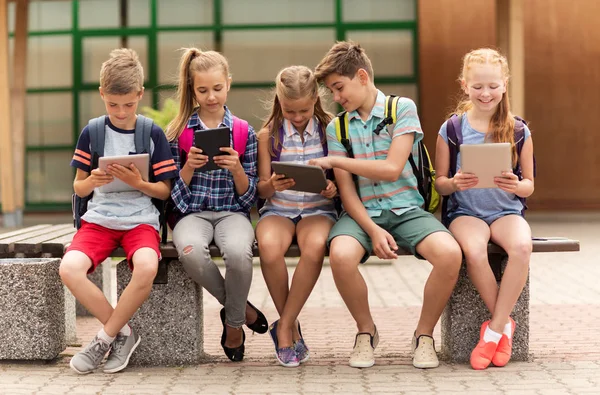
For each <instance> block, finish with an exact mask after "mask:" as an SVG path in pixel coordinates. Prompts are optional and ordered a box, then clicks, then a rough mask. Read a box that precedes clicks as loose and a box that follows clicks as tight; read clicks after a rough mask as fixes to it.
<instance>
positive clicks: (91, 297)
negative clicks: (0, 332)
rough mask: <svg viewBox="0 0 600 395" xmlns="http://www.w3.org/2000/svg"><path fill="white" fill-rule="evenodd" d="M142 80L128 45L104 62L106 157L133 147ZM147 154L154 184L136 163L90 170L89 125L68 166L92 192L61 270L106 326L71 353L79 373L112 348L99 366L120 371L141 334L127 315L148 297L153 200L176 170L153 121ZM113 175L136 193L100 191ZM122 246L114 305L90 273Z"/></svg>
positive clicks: (154, 263) (166, 190)
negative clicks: (126, 277) (123, 280)
mask: <svg viewBox="0 0 600 395" xmlns="http://www.w3.org/2000/svg"><path fill="white" fill-rule="evenodd" d="M143 82H144V72H143V69H142V65H141V64H140V62H139V60H138V56H137V54H136V53H135V51H133V50H131V49H117V50H114V51H112V52H111V54H110V59H109V60H107V61H106V62H104V63H103V64H102V69H101V71H100V96H101V98H102V100H103V101H104V104H105V106H106V112H107V114H108V116H107V117H106V125H105V132H106V137H105V148H104V156H117V155H128V154H133V153H135V152H136V151H135V142H134V136H135V124H136V119H137V115H136V110H137V106H138V104H139V102H140V100H141V99H142V95H143V93H144V87H143ZM149 154H150V164H151V166H150V168H151V170H150V171H151V172H152V175H153V177H152V178H153V180H154V182H150V181H143V179H142V177H141V174H140V172H139V170H138V169H137V168H136V167H135V166H134V165H133V164H132V165H131V166H129V167H126V166H120V165H109V167H108V168H107V170H106V171H102V170H100V169H98V168H95V169H92V168H91V166H92V164H91V162H92V153H91V147H90V132H89V129H88V127H87V126H86V127H85V128H84V129H83V131H82V132H81V135H80V136H79V140H78V142H77V148H76V149H75V155H74V156H73V160H72V161H71V166H73V167H75V168H77V174H76V176H75V181H74V182H73V188H74V190H75V193H76V194H77V195H78V196H80V197H85V196H88V195H89V194H90V193H92V192H93V193H94V194H93V197H92V199H91V200H90V202H89V203H88V210H87V212H86V213H85V215H84V216H83V217H82V221H81V228H80V229H79V230H78V231H77V233H76V234H75V237H74V238H73V242H72V243H71V245H70V247H69V248H68V249H67V252H66V254H65V256H64V258H63V260H62V262H61V265H60V276H61V279H62V281H63V282H64V283H65V285H66V286H67V287H68V288H69V289H70V290H71V292H72V293H73V295H75V297H76V298H77V300H79V302H80V303H81V304H83V306H85V308H86V309H87V310H88V311H89V312H90V313H92V315H94V317H96V318H97V319H98V320H99V321H100V322H101V323H102V324H103V327H102V329H101V330H100V331H99V332H98V334H97V335H96V337H95V338H94V340H92V342H91V343H90V344H89V345H88V346H87V347H86V349H85V350H84V351H82V352H79V353H78V354H77V355H75V356H74V357H73V358H72V359H71V364H70V365H71V368H72V369H73V370H74V371H76V372H77V373H80V374H85V373H90V372H92V371H93V370H94V369H96V368H97V367H98V365H100V363H101V362H102V359H103V358H104V355H106V353H107V352H109V351H110V353H109V355H108V359H107V361H106V364H105V365H104V372H106V373H114V372H118V371H120V370H123V369H124V368H125V367H127V364H128V362H129V358H130V357H131V354H132V353H133V351H134V350H135V348H136V347H137V346H138V344H139V343H140V340H141V338H140V336H139V335H138V334H137V333H136V332H135V331H134V330H133V329H132V328H131V327H130V326H129V324H128V321H129V320H130V319H131V317H132V316H133V314H134V313H135V312H136V311H137V309H138V308H139V307H140V306H141V305H142V303H144V301H145V300H146V299H147V298H148V296H149V295H150V291H151V289H152V282H153V280H154V277H155V276H156V271H157V268H158V261H159V259H160V245H159V243H160V239H159V235H158V229H159V220H158V217H159V212H158V210H157V209H156V207H155V206H154V204H153V203H152V198H157V199H163V200H164V199H167V198H168V197H169V195H170V191H171V180H170V179H171V178H173V177H176V176H177V174H178V172H177V166H176V165H175V162H174V161H173V157H172V155H171V150H170V147H169V143H168V142H167V139H166V137H165V135H164V133H163V131H162V130H161V129H160V128H159V127H158V126H156V125H153V127H152V131H151V143H150V152H149ZM114 178H118V179H120V180H122V181H123V182H125V183H126V184H128V185H130V186H131V187H133V188H135V191H130V192H112V193H102V192H100V191H99V190H98V187H100V186H102V185H105V184H108V183H109V182H111V181H112V180H113V179H114ZM119 246H122V247H123V249H124V250H125V253H126V254H127V260H128V262H129V267H130V268H131V269H132V272H133V273H132V276H131V281H130V283H129V284H128V286H127V288H125V290H124V291H123V294H122V295H121V298H120V300H119V302H118V303H117V306H116V307H115V308H114V309H113V307H112V306H111V305H110V303H109V302H108V300H107V299H106V297H105V296H104V294H103V293H102V291H100V290H99V289H98V287H96V285H94V284H93V283H92V282H91V281H90V280H88V278H87V274H88V273H91V272H93V271H94V269H95V268H96V267H97V266H98V265H99V264H100V263H102V262H103V261H104V260H105V259H106V258H107V257H109V256H110V254H111V253H112V251H113V250H114V249H115V248H117V247H119Z"/></svg>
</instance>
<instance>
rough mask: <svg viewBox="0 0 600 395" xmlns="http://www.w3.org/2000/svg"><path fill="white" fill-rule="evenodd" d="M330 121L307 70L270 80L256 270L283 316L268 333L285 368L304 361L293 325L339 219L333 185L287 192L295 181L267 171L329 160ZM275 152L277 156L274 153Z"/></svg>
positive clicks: (289, 70) (284, 72) (260, 151)
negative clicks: (289, 255) (292, 249)
mask: <svg viewBox="0 0 600 395" xmlns="http://www.w3.org/2000/svg"><path fill="white" fill-rule="evenodd" d="M331 118H332V115H331V114H329V113H328V112H326V111H325V110H324V109H323V106H322V104H321V98H320V95H319V85H318V84H317V80H316V78H315V76H314V75H313V73H312V71H311V70H310V69H309V68H308V67H305V66H291V67H287V68H285V69H283V70H281V71H280V72H279V74H278V75H277V78H276V79H275V95H274V98H273V104H272V109H271V115H270V116H269V117H268V118H267V120H266V122H265V125H264V126H263V129H262V130H261V131H260V133H259V138H258V140H259V143H258V167H259V175H260V181H259V182H258V193H259V195H260V197H261V198H264V199H266V202H265V204H264V206H263V207H262V208H261V210H260V215H261V219H260V221H259V223H258V226H257V228H256V238H257V240H258V249H259V252H260V266H261V269H262V272H263V276H264V278H265V281H266V283H267V286H268V288H269V292H270V293H271V297H272V298H273V303H274V304H275V307H276V308H277V312H278V313H279V316H280V317H281V318H280V319H279V320H277V321H275V322H274V323H273V325H271V328H270V330H269V333H270V334H271V337H272V338H273V342H274V343H275V356H276V358H277V360H278V361H279V363H280V364H281V365H283V366H288V367H294V366H298V365H299V364H300V362H304V361H306V360H308V348H307V347H306V343H304V340H303V338H302V333H301V332H300V324H299V323H298V322H297V321H296V319H297V317H298V314H299V313H300V310H301V309H302V306H304V303H305V302H306V300H307V299H308V296H309V295H310V292H311V291H312V289H313V287H314V286H315V283H316V282H317V279H318V278H319V274H320V272H321V267H322V266H323V257H324V255H325V244H326V242H327V236H328V235H329V230H330V229H331V227H332V226H333V224H334V223H335V221H336V219H337V212H336V210H335V206H334V203H333V200H332V198H333V197H334V196H335V195H336V193H337V188H336V186H335V184H334V183H333V182H332V181H330V180H328V181H327V188H326V189H324V190H323V191H321V193H320V194H318V193H307V192H300V191H294V190H290V189H289V188H291V187H292V186H293V185H294V180H293V179H289V178H284V176H283V175H281V174H275V173H273V172H272V170H271V161H277V160H281V161H286V162H295V163H301V164H306V163H308V161H309V160H311V159H314V158H320V157H323V156H325V155H327V143H326V138H325V127H326V126H327V124H328V123H329V121H331ZM276 151H277V152H276ZM294 237H296V239H297V240H298V245H299V246H300V251H301V255H300V261H299V262H298V267H297V268H296V271H295V273H294V277H293V279H292V284H291V286H290V287H289V288H288V273H287V268H286V265H285V258H284V255H285V253H286V251H287V250H288V248H289V246H290V244H291V243H292V240H293V239H294Z"/></svg>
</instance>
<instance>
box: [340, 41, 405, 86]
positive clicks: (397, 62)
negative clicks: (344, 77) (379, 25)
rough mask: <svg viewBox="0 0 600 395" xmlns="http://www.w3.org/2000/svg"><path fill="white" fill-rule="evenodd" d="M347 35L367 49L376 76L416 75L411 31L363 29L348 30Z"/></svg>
mask: <svg viewBox="0 0 600 395" xmlns="http://www.w3.org/2000/svg"><path fill="white" fill-rule="evenodd" d="M347 36H348V39H350V40H353V41H356V42H358V43H360V45H361V46H362V47H363V48H364V49H365V51H366V52H367V55H368V56H369V58H370V59H371V63H372V64H373V69H374V71H375V77H383V76H395V77H397V76H412V75H414V73H415V70H414V68H413V45H414V42H413V37H412V32H411V31H408V30H394V31H362V30H361V31H352V32H348V35H347Z"/></svg>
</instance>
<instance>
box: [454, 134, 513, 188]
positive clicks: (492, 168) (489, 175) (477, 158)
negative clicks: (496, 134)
mask: <svg viewBox="0 0 600 395" xmlns="http://www.w3.org/2000/svg"><path fill="white" fill-rule="evenodd" d="M460 156H461V169H462V172H463V173H473V174H475V175H476V176H477V178H479V182H478V183H477V185H476V186H474V188H498V187H497V186H496V184H494V177H501V176H502V172H503V171H512V160H511V152H510V143H487V144H461V146H460Z"/></svg>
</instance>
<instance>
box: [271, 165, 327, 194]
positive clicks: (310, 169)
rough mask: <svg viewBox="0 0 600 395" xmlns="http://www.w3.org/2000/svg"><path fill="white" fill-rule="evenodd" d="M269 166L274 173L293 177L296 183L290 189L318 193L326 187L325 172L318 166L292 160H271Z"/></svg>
mask: <svg viewBox="0 0 600 395" xmlns="http://www.w3.org/2000/svg"><path fill="white" fill-rule="evenodd" d="M271 167H272V168H273V171H274V172H275V173H277V174H283V175H284V176H285V177H286V178H293V179H294V181H295V182H296V184H295V185H294V186H293V187H291V188H290V189H291V190H294V191H302V192H311V193H320V192H321V191H322V190H323V189H325V188H327V179H326V178H325V173H323V169H321V168H320V167H319V166H311V165H303V164H300V163H293V162H271Z"/></svg>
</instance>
